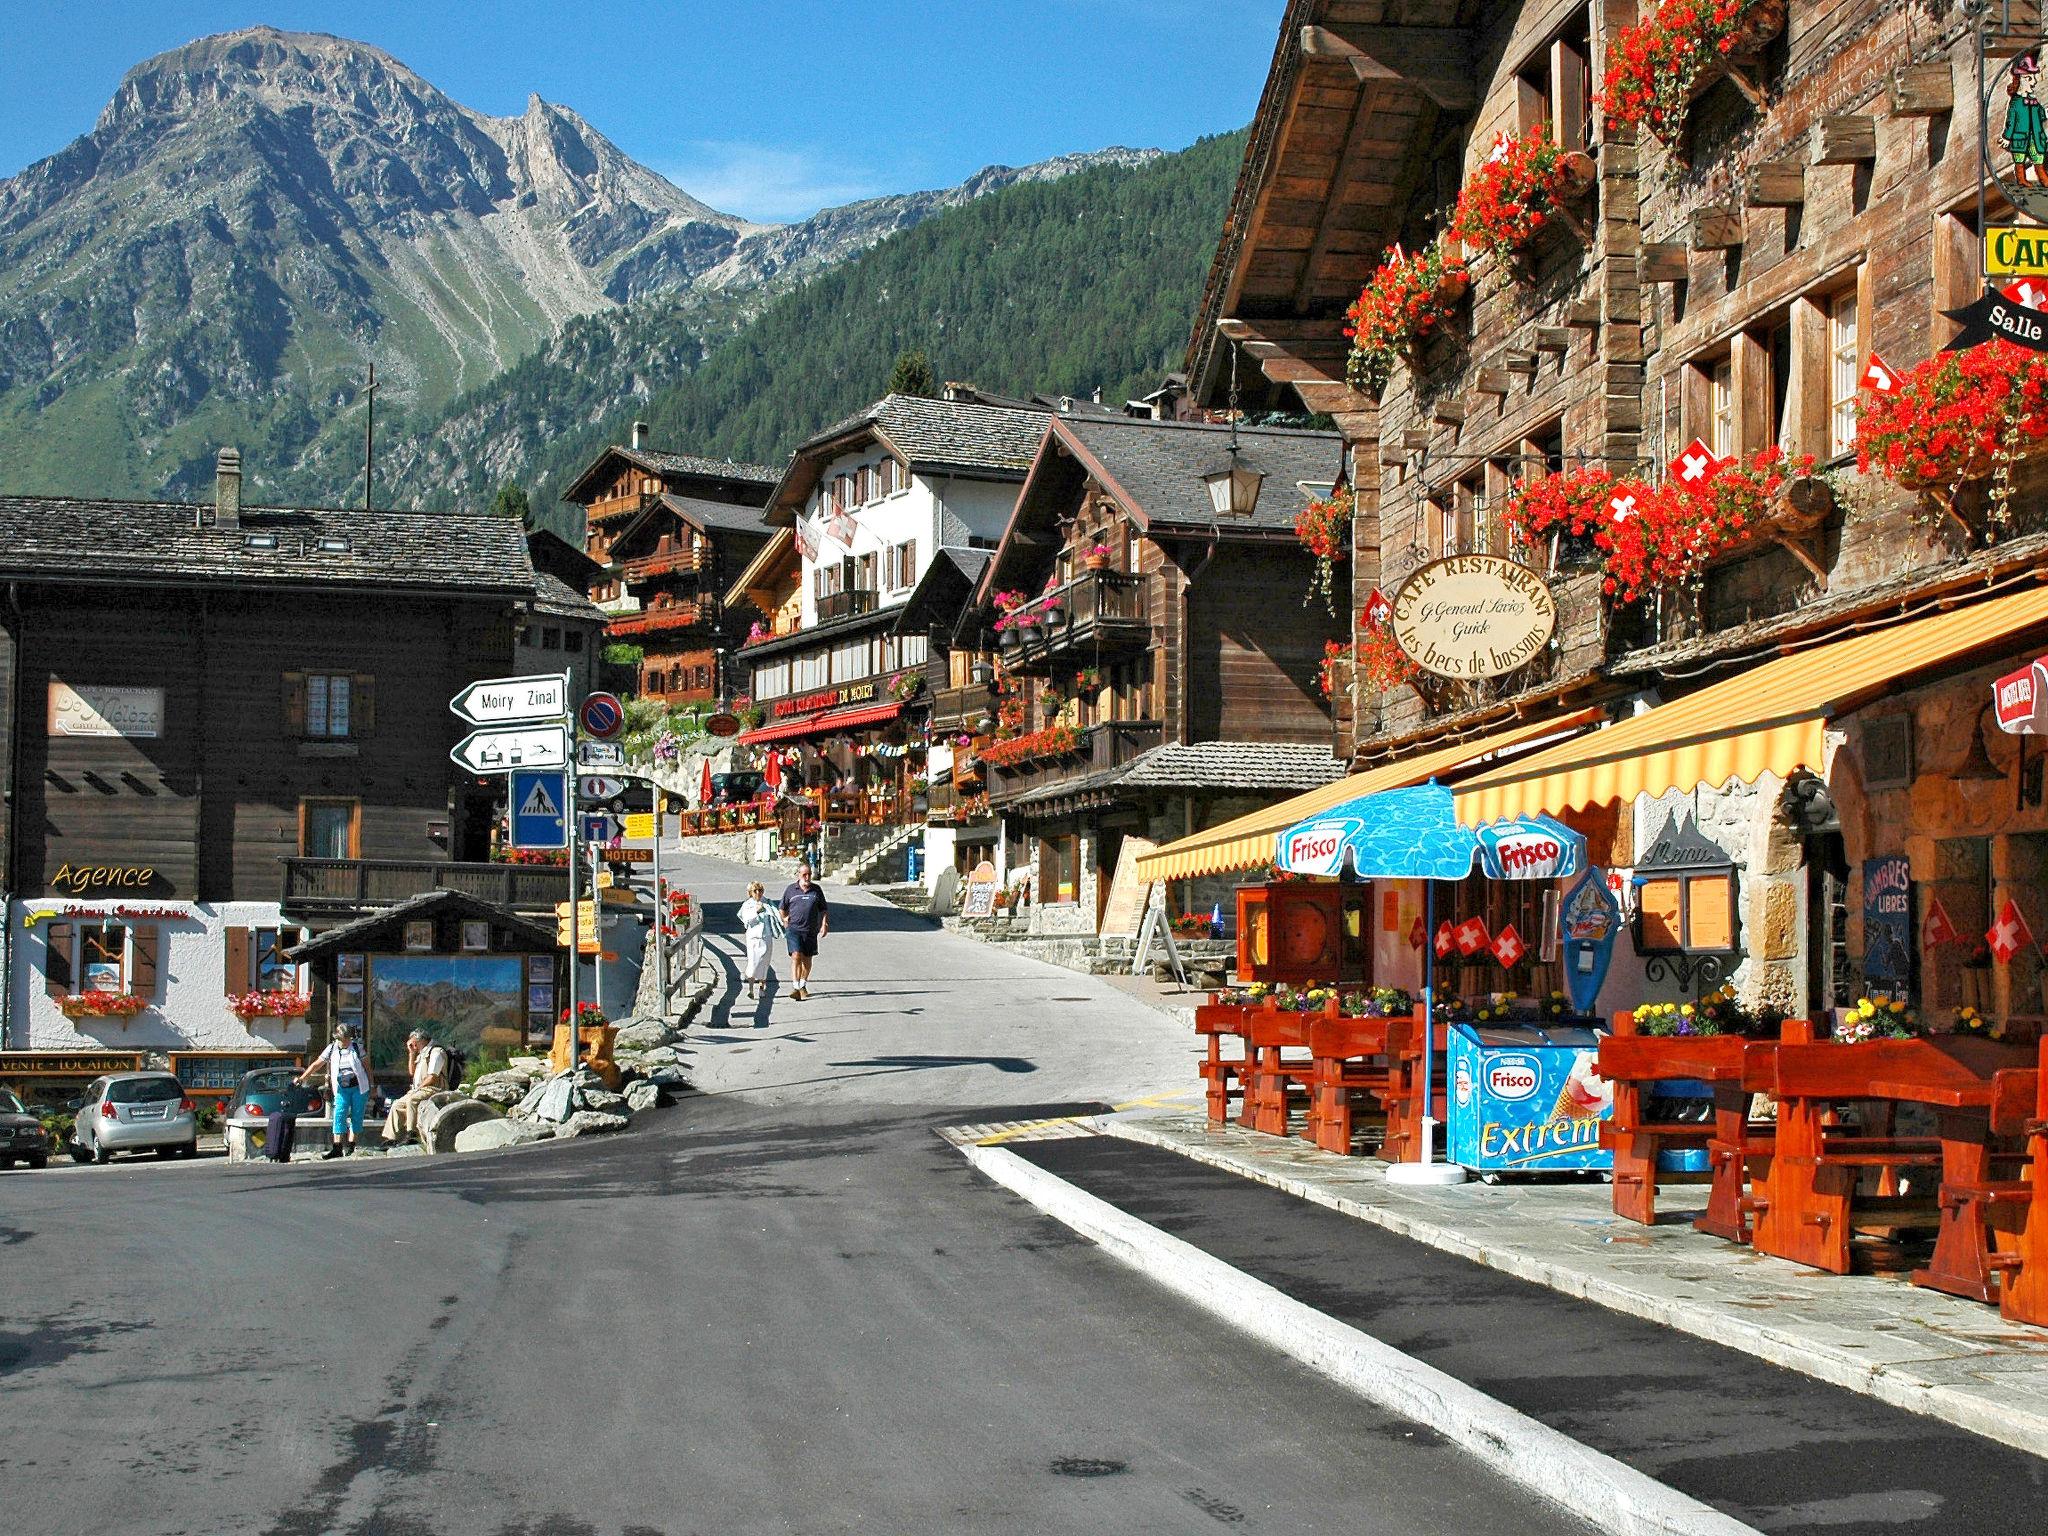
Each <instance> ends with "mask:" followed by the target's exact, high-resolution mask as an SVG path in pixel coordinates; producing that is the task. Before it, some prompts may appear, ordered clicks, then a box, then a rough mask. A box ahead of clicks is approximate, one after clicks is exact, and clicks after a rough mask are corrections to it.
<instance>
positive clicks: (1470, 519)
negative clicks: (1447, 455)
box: [1444, 475, 1487, 555]
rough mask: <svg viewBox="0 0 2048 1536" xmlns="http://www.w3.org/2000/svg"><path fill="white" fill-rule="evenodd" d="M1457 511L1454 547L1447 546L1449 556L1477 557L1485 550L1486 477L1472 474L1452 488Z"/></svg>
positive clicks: (1454, 506)
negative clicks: (1475, 555)
mask: <svg viewBox="0 0 2048 1536" xmlns="http://www.w3.org/2000/svg"><path fill="white" fill-rule="evenodd" d="M1451 494H1452V506H1453V509H1454V514H1455V516H1454V527H1453V529H1452V533H1453V536H1454V537H1455V539H1456V545H1455V547H1446V548H1445V550H1444V553H1445V554H1447V555H1452V554H1456V555H1471V554H1477V553H1479V552H1480V551H1482V550H1483V549H1485V547H1486V532H1487V529H1486V506H1487V501H1486V478H1485V476H1484V475H1471V476H1468V477H1467V478H1466V479H1463V480H1460V481H1459V482H1458V483H1457V485H1456V486H1455V487H1453V488H1452V493H1451Z"/></svg>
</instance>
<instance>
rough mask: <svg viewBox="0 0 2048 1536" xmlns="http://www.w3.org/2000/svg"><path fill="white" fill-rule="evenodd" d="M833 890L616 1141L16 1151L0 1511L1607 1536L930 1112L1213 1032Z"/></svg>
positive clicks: (1080, 1094)
mask: <svg viewBox="0 0 2048 1536" xmlns="http://www.w3.org/2000/svg"><path fill="white" fill-rule="evenodd" d="M686 876H687V877H688V878H689V880H690V882H691V884H692V885H693V887H694V888H695V889H696V891H697V892H698V894H699V896H700V898H701V899H703V900H705V901H706V902H707V904H708V912H709V916H710V918H711V922H712V926H713V928H714V931H716V930H719V929H721V928H722V929H723V930H725V931H730V927H731V921H730V914H731V910H732V906H733V904H734V903H735V902H736V901H737V899H738V897H739V896H740V894H741V889H742V882H743V880H744V878H745V873H744V872H743V871H740V870H738V869H737V868H735V867H732V866H723V865H712V864H709V863H705V862H701V861H697V862H693V863H690V864H688V865H686ZM832 895H833V898H834V901H835V908H836V917H835V921H834V925H833V931H832V934H831V936H830V937H829V938H828V939H827V941H826V944H825V950H824V954H823V955H822V956H821V958H820V962H819V967H818V977H817V983H816V990H815V992H814V996H813V998H812V1000H811V1001H809V1002H805V1003H799V1002H794V1001H791V1000H789V999H788V998H787V997H786V996H783V997H779V998H777V999H775V1000H774V1001H773V1002H772V1003H771V1004H770V1006H769V1007H768V1008H767V1009H765V1010H759V1011H750V1010H747V1009H746V1008H745V1007H744V1005H742V1008H741V1010H740V1011H739V1012H737V1013H733V1012H729V1011H728V1010H727V1008H726V1007H725V1006H721V1007H719V1008H718V1009H716V1010H714V1011H713V1013H712V1014H711V1015H710V1016H709V1018H708V1019H707V1021H706V1023H705V1025H704V1026H703V1027H701V1028H700V1029H699V1030H697V1031H696V1032H695V1033H694V1037H693V1051H694V1056H693V1062H692V1066H693V1070H694V1072H695V1074H696V1077H697V1080H698V1081H699V1082H700V1083H701V1084H702V1086H703V1088H704V1090H705V1091H704V1092H702V1093H700V1094H697V1095H693V1096H691V1097H690V1098H688V1099H686V1100H685V1101H684V1102H683V1103H682V1104H681V1105H680V1106H679V1107H678V1108H676V1109H674V1110H672V1111H669V1112H668V1113H667V1114H666V1115H665V1116H661V1117H657V1118H656V1119H655V1120H654V1121H651V1122H649V1123H646V1124H643V1125H642V1126H641V1127H640V1128H637V1129H635V1130H634V1131H632V1132H630V1133H628V1134H626V1135H624V1136H621V1137H618V1138H615V1139H612V1140H609V1141H592V1140H584V1141H578V1142H573V1143H565V1144H562V1145H560V1146H549V1145H542V1146H539V1147H533V1148H526V1149H521V1150H519V1151H515V1152H511V1153H504V1154H491V1155H484V1156H478V1157H471V1158H462V1159H445V1160H438V1161H435V1162H432V1163H427V1162H423V1161H416V1160H409V1161H406V1162H400V1163H389V1164H349V1163H342V1164H334V1165H323V1164H305V1165H298V1166H294V1167H292V1168H290V1169H288V1170H286V1169H275V1168H270V1167H268V1166H265V1165H237V1166H234V1167H229V1166H227V1165H225V1164H220V1163H215V1164H211V1165H205V1166H196V1167H195V1166H192V1165H151V1164H138V1165H132V1166H122V1165H118V1164H117V1165H116V1166H114V1167H113V1168H110V1169H94V1170H87V1171H82V1172H81V1174H80V1176H77V1177H64V1178H54V1177H45V1176H40V1175H36V1174H31V1173H26V1172H17V1173H15V1174H11V1175H0V1281H4V1296H5V1300H4V1302H0V1389H4V1390H0V1407H4V1414H5V1423H4V1427H0V1517H4V1524H5V1526H6V1527H7V1528H8V1529H10V1530H18V1531H36V1532H59V1531H94V1532H101V1531H121V1530H148V1531H151V1532H158V1533H171V1532H217V1531H237V1532H264V1533H276V1536H288V1533H290V1536H296V1533H307V1536H312V1533H324V1532H351V1533H377V1532H389V1533H395V1536H412V1533H427V1532H434V1533H467V1532H489V1533H502V1536H580V1533H585V1532H589V1533H619V1536H647V1533H652V1532H661V1533H669V1536H680V1533H684V1532H704V1533H712V1532H720V1533H723V1532H832V1531H854V1530H859V1531H875V1532H889V1533H914V1532H956V1531H957V1532H1027V1531H1028V1532H1034V1533H1042V1532H1048V1531H1053V1532H1065V1531H1073V1532H1117V1533H1122V1532H1155V1531H1157V1532H1183V1531H1185V1532H1203V1531H1212V1530H1216V1529H1218V1528H1231V1529H1236V1530H1243V1531H1247V1532H1250V1531H1260V1530H1265V1531H1276V1532H1277V1531H1283V1530H1284V1531H1287V1532H1292V1533H1299V1532H1326V1531H1327V1532H1337V1531H1342V1532H1347V1533H1354V1532H1369V1533H1377V1532H1389V1533H1395V1532H1399V1533H1407V1532H1444V1533H1453V1532H1455V1533H1465V1532H1477V1531H1483V1530H1495V1529H1510V1528H1511V1529H1513V1530H1515V1531H1516V1532H1517V1536H1548V1533H1551V1532H1566V1531H1574V1530H1581V1529H1583V1528H1582V1527H1580V1526H1578V1525H1576V1524H1575V1523H1574V1522H1572V1521H1570V1520H1568V1519H1566V1518H1564V1517H1562V1516H1559V1515H1557V1514H1556V1513H1554V1512H1552V1511H1551V1510H1549V1509H1548V1508H1546V1507H1545V1506H1542V1505H1541V1504H1539V1503H1537V1502H1536V1501H1534V1500H1533V1499H1532V1498H1530V1497H1529V1496H1528V1495H1526V1494H1524V1493H1523V1492H1521V1491H1520V1490H1518V1489H1516V1488H1514V1487H1511V1486H1509V1485H1507V1484H1505V1483H1503V1482H1501V1481H1499V1480H1498V1479H1496V1478H1495V1477H1493V1476H1492V1475H1491V1474H1490V1473H1488V1472H1486V1471H1484V1470H1483V1469H1481V1468H1480V1467H1478V1466H1477V1465H1475V1464H1474V1463H1473V1462H1472V1461H1470V1460H1469V1459H1468V1458H1467V1457H1465V1456H1464V1455H1463V1454H1462V1453H1460V1452H1458V1451H1456V1450H1453V1449H1451V1448H1448V1447H1446V1446H1443V1445H1441V1444H1439V1443H1437V1442H1436V1440H1435V1438H1434V1437H1433V1436H1432V1434H1431V1433H1430V1432H1429V1431H1428V1430H1427V1429H1426V1428H1424V1427H1422V1426H1419V1425H1416V1424H1412V1423H1408V1422H1405V1421H1402V1420H1399V1419H1395V1418H1392V1417H1389V1416H1388V1415H1386V1414H1383V1413H1381V1412H1379V1411H1377V1410H1375V1409H1373V1408H1371V1407H1369V1406H1367V1405H1365V1404H1363V1403H1361V1402H1359V1401H1358V1400H1357V1399H1355V1398H1353V1397H1351V1396H1349V1395H1348V1394H1346V1393H1344V1392H1342V1391H1339V1390H1338V1389H1336V1388H1334V1387H1332V1386H1330V1385H1328V1384H1326V1383H1324V1382H1323V1381H1322V1380H1321V1379H1320V1378H1317V1377H1315V1376H1312V1375H1310V1374H1309V1373H1308V1372H1306V1371H1305V1370H1303V1369H1301V1368H1299V1367H1297V1366H1295V1365H1293V1364H1292V1363H1291V1362H1289V1361H1287V1360H1286V1359H1284V1358H1283V1357H1280V1356H1278V1355H1276V1354H1274V1353H1272V1352H1270V1351H1268V1350H1266V1349H1264V1348H1263V1347H1260V1346H1256V1345H1254V1344H1251V1343H1249V1342H1247V1341H1246V1340H1244V1339H1243V1338H1241V1337H1239V1336H1238V1335H1236V1334H1234V1333H1233V1332H1232V1331H1231V1330H1229V1329H1228V1328H1226V1327H1224V1326H1222V1325H1220V1324H1219V1323H1217V1322H1216V1321H1214V1320H1213V1319H1211V1318H1209V1317H1207V1316H1206V1315H1204V1314H1201V1313H1198V1312H1195V1311H1193V1310H1191V1309H1188V1308H1186V1307H1184V1306H1182V1305H1181V1304H1180V1303H1178V1302H1177V1301H1175V1300H1173V1299H1172V1298H1170V1297H1168V1296H1166V1295H1164V1294H1163V1293H1161V1292H1159V1291H1157V1290H1155V1289H1154V1288H1152V1287H1151V1286H1149V1285H1148V1284H1147V1283H1146V1282H1144V1281H1143V1280H1141V1279H1138V1278H1137V1277H1135V1276H1133V1275H1131V1274H1130V1273H1129V1272H1127V1271H1125V1270H1123V1269H1121V1268H1119V1267H1118V1266H1117V1265H1115V1264H1114V1263H1112V1262H1110V1261H1109V1260H1107V1259H1106V1258H1104V1257H1103V1256H1102V1255H1100V1254H1099V1253H1098V1252H1097V1251H1096V1250H1095V1249H1094V1248H1093V1247H1091V1246H1090V1245H1088V1244H1086V1243H1084V1242H1082V1241H1080V1240H1079V1239H1076V1238H1074V1237H1073V1236H1072V1235H1071V1234H1070V1233H1068V1232H1067V1231H1066V1229H1064V1228H1062V1227H1060V1226H1058V1225H1056V1224H1054V1223H1052V1222H1050V1221H1048V1220H1046V1219H1044V1218H1042V1217H1040V1216H1039V1215H1038V1214H1037V1213H1036V1212H1034V1211H1032V1210H1031V1209H1030V1208H1029V1207H1027V1206H1025V1205H1023V1204H1022V1203H1020V1202H1018V1201H1017V1200H1015V1199H1014V1198H1012V1197H1011V1196H1010V1195H1008V1194H1007V1193H1005V1192H1003V1191H1001V1190H999V1189H997V1188H995V1187H994V1186H992V1185H990V1184H987V1183H985V1182H983V1181H982V1180H981V1179H979V1178H978V1177H977V1176H976V1175H975V1174H973V1173H972V1171H971V1170H970V1169H969V1168H968V1166H967V1164H966V1163H965V1161H964V1160H963V1159H962V1158H960V1156H959V1155H958V1154H957V1153H956V1152H954V1151H953V1150H951V1149H950V1148H949V1147H947V1146H946V1145H944V1144H943V1143H942V1142H941V1141H939V1140H938V1138H937V1137H936V1136H934V1134H933V1128H934V1127H935V1126H939V1125H945V1124H951V1123H957V1122H961V1121H982V1120H1009V1119H1019V1118H1030V1117H1032V1116H1033V1114H1034V1113H1035V1112H1037V1111H1040V1110H1048V1109H1049V1110H1054V1111H1056V1112H1057V1111H1059V1110H1061V1109H1066V1108H1072V1107H1075V1106H1076V1105H1077V1103H1079V1102H1119V1101H1125V1100H1129V1099H1135V1098H1139V1097H1144V1096H1147V1095H1150V1094H1154V1093H1158V1092H1162V1091H1167V1092H1170V1091H1175V1090H1185V1089H1186V1087H1187V1086H1188V1084H1189V1083H1190V1082H1191V1081H1192V1070H1193V1069H1192V1062H1193V1052H1192V1046H1191V1042H1190V1040H1189V1039H1188V1038H1186V1032H1185V1031H1184V1030H1182V1029H1181V1028H1180V1027H1179V1026H1177V1025H1176V1024H1175V1023H1174V1022H1173V1021H1172V1020H1170V1019H1169V1018H1167V1017H1166V1016H1164V1015H1161V1014H1157V1013H1153V1012H1151V1011H1149V1010H1147V1009H1145V1008H1143V1007H1140V1006H1138V1005H1136V1004H1134V1003H1132V1002H1130V1001H1129V1000H1127V999H1124V998H1122V997H1120V996H1118V995H1117V994H1116V993H1114V992H1113V991H1112V990H1111V989H1109V988H1107V987H1104V986H1103V985H1101V984H1100V983H1096V982H1091V981H1089V980H1087V979H1085V978H1082V977H1077V976H1074V975H1071V974H1069V973H1066V972H1063V971H1057V970H1052V969H1048V968H1045V967H1041V966H1038V965H1035V964H1032V963H1030V962H1025V961H1020V960H1017V959H1014V958H1010V957H1006V956H1003V955H1000V954H997V953H995V952H993V951H991V950H989V949H986V948H984V947H982V946H980V945H978V944H974V943H972V942H970V941H966V940H960V939H954V938H950V937H946V936H943V935H940V934H938V933H936V932H935V931H934V930H932V929H931V928H929V927H927V926H925V925H923V924H921V923H918V922H916V921H915V920H914V919H910V918H907V917H905V916H903V915H902V914H899V913H897V912H895V911H894V910H893V909H890V908H887V907H885V906H883V905H881V904H879V903H876V902H874V901H872V900H871V899H869V898H865V897H862V896H859V895H857V894H852V893H848V894H845V895H842V894H841V893H840V892H838V891H837V890H835V891H834V892H833V893H832ZM719 945H720V948H721V951H722V957H721V964H722V965H723V966H725V967H726V969H725V972H724V974H725V976H726V977H727V978H728V981H729V978H730V974H731V972H730V969H729V965H730V958H731V953H732V949H733V946H732V945H731V943H730V942H729V941H726V940H723V939H721V940H720V941H719ZM726 990H727V992H728V993H729V992H730V987H729V986H728V987H727V989H726Z"/></svg>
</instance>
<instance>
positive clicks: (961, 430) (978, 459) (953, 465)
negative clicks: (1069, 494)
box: [797, 395, 1051, 478]
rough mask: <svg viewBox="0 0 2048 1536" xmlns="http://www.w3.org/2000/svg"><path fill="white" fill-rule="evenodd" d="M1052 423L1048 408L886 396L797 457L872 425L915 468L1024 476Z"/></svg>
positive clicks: (819, 436) (806, 445) (810, 443)
mask: <svg viewBox="0 0 2048 1536" xmlns="http://www.w3.org/2000/svg"><path fill="white" fill-rule="evenodd" d="M1050 419H1051V416H1050V413H1049V412H1046V411H1042V410H1029V409H1013V408H1009V407H1004V406H994V405H968V404H965V403H959V402H955V401H951V400H926V399H924V398H922V397H920V396H917V395H884V396H883V397H882V398H881V399H879V400H877V401H876V402H875V403H874V404H873V405H870V406H869V407H867V409H865V410H862V411H856V412H855V413H854V414H853V415H851V416H849V417H847V418H846V419H845V420H844V421H841V422H838V423H837V424H835V425H833V426H830V427H827V428H826V429H825V430H824V431H823V432H820V433H818V434H817V436H815V437H813V438H811V439H810V440H809V441H807V442H805V443H804V444H803V446H802V447H800V448H798V449H797V457H798V458H802V457H803V456H804V455H805V454H807V453H809V452H812V451H814V450H816V449H818V448H822V447H824V446H825V445H827V444H829V443H832V442H834V441H836V440H837V439H839V438H842V437H845V436H847V435H848V434H849V433H853V432H857V431H859V430H860V429H861V428H863V427H872V428H874V429H875V430H876V431H877V432H879V433H880V434H881V435H882V436H883V437H884V438H886V439H887V440H888V442H889V446H890V447H892V448H894V449H895V450H896V451H897V452H898V453H900V454H902V455H903V456H904V458H906V459H908V460H909V461H910V464H911V466H912V467H913V468H919V467H922V466H925V465H931V466H933V467H937V468H944V469H977V470H1004V471H1011V472H1013V477H1014V478H1022V476H1023V473H1024V471H1025V470H1027V469H1029V468H1030V467H1031V460H1032V458H1033V456H1034V455H1035V454H1036V453H1037V452H1038V442H1039V439H1040V438H1042V437H1044V436H1045V424H1046V422H1047V421H1048V420H1050Z"/></svg>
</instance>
